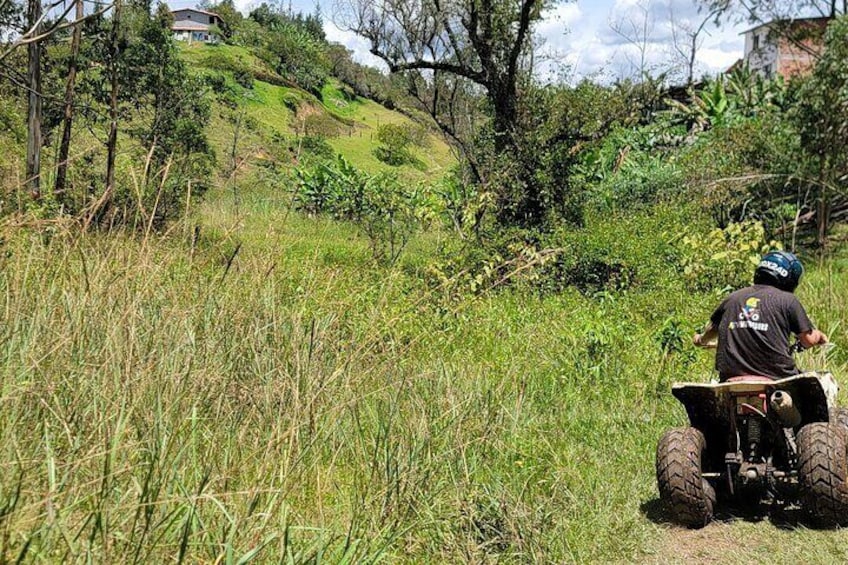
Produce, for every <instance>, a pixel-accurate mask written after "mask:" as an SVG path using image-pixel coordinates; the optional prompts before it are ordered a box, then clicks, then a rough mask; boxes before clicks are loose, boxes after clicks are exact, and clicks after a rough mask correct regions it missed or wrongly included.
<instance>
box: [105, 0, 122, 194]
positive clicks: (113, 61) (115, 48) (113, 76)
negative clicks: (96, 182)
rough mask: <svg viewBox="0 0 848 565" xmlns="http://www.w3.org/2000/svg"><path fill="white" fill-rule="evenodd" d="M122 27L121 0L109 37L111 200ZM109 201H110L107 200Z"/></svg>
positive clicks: (108, 170) (108, 177)
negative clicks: (119, 41)
mask: <svg viewBox="0 0 848 565" xmlns="http://www.w3.org/2000/svg"><path fill="white" fill-rule="evenodd" d="M120 25H121V0H116V1H115V11H114V13H113V14H112V32H111V34H110V37H109V43H110V45H109V52H110V62H109V80H110V83H111V89H110V90H111V92H110V95H109V118H110V120H111V124H110V127H109V140H108V141H107V143H106V194H107V195H108V196H107V199H111V198H112V196H111V194H112V190H113V189H114V188H115V154H116V152H117V148H118V57H119V56H120V52H119V51H120V49H119V45H118V38H119V32H120ZM107 201H108V200H107Z"/></svg>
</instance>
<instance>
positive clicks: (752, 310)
mask: <svg viewBox="0 0 848 565" xmlns="http://www.w3.org/2000/svg"><path fill="white" fill-rule="evenodd" d="M728 329H731V330H736V329H740V330H741V329H751V330H754V331H758V332H767V331H768V329H769V325H768V324H766V323H762V322H760V299H759V298H756V297H754V296H752V297H750V298H748V300H746V301H745V305H744V306H742V311H741V312H739V321H737V322H730V324H729V325H728Z"/></svg>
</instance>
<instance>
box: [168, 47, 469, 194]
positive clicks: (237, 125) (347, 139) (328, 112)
mask: <svg viewBox="0 0 848 565" xmlns="http://www.w3.org/2000/svg"><path fill="white" fill-rule="evenodd" d="M181 53H182V55H183V57H184V58H185V60H186V62H187V63H188V65H189V67H190V68H191V69H192V71H193V72H194V73H196V74H197V75H198V76H200V77H202V78H204V80H206V81H207V82H209V83H210V84H213V85H214V86H213V90H215V91H216V96H215V99H216V102H215V108H214V111H213V118H212V120H211V121H210V124H209V128H208V134H209V137H210V141H211V143H212V146H213V147H214V149H215V151H216V154H217V155H218V160H219V163H220V164H221V168H222V170H223V171H225V172H226V171H228V163H229V164H230V165H229V166H230V167H231V166H232V161H233V159H232V155H233V145H234V141H236V146H237V149H236V154H237V162H238V163H239V166H240V167H242V168H247V169H250V168H252V167H253V166H255V165H258V164H263V165H267V164H268V163H269V162H272V163H274V164H275V165H281V166H283V167H287V166H290V165H294V164H296V163H297V162H299V161H300V160H301V158H302V157H303V156H304V154H305V153H307V152H308V151H309V149H310V147H309V146H308V144H309V143H314V142H315V139H323V140H325V141H326V143H327V144H328V145H329V147H330V148H331V149H332V150H333V151H334V152H337V153H339V154H341V155H342V156H344V157H345V158H346V159H347V160H348V161H350V162H351V163H353V164H354V165H355V166H357V167H359V168H361V169H363V170H366V171H368V172H376V171H379V170H383V169H397V170H398V172H399V173H400V174H401V175H403V176H407V177H410V178H416V179H423V178H427V179H432V178H435V177H440V176H441V175H443V174H444V172H445V171H446V170H447V169H448V168H449V167H450V166H451V165H452V164H453V163H454V158H453V156H452V154H451V150H450V147H449V146H448V145H447V144H446V143H445V142H444V140H443V139H442V138H441V137H440V136H439V135H437V133H436V132H434V131H431V132H429V133H428V134H427V136H426V137H427V139H426V140H425V143H424V144H423V147H416V148H414V149H413V154H414V157H415V158H416V159H417V161H418V162H417V163H416V166H415V167H413V166H408V165H407V166H402V167H390V166H389V165H386V164H384V163H382V162H381V161H380V160H378V159H377V157H376V156H375V154H374V149H375V148H377V147H378V146H379V143H378V142H377V141H376V132H377V128H378V127H379V126H380V125H382V124H389V123H391V124H408V125H410V126H413V125H416V123H415V122H414V121H413V120H412V119H410V118H409V117H408V116H406V115H404V114H402V113H400V112H396V111H392V110H389V109H387V108H385V107H383V106H381V105H380V104H377V103H375V102H373V101H371V100H367V99H365V98H361V97H358V96H355V95H353V94H352V93H351V92H350V91H349V90H347V89H346V88H345V87H344V86H343V85H342V84H341V83H339V82H338V81H335V80H333V81H331V82H330V83H328V84H327V85H325V86H324V88H323V89H322V92H321V98H320V99H319V98H318V97H316V96H314V95H313V94H311V93H309V92H307V91H305V90H303V89H301V88H299V87H297V86H296V85H293V84H290V83H288V82H287V81H285V80H284V79H283V78H282V77H280V76H279V75H277V74H276V73H275V72H274V71H273V69H271V68H270V67H268V65H266V64H265V63H264V62H263V61H261V60H260V59H259V58H257V57H256V56H255V55H254V54H253V53H251V52H250V50H248V49H246V48H244V47H238V46H232V45H203V44H194V45H182V46H181ZM227 100H230V101H231V104H227V103H226V101H227ZM233 103H234V106H233ZM422 121H423V120H422ZM417 125H418V127H421V125H420V124H417ZM306 137H308V138H309V139H308V140H307V139H305V138H306ZM304 141H306V142H307V143H306V146H305V144H304Z"/></svg>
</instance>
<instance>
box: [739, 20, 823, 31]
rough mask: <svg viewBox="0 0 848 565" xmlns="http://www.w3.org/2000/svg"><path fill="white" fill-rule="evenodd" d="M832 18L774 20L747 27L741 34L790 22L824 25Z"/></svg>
mask: <svg viewBox="0 0 848 565" xmlns="http://www.w3.org/2000/svg"><path fill="white" fill-rule="evenodd" d="M832 19H833V18H828V17H821V18H797V19H793V20H772V21H770V22H766V23H761V24H757V25H755V26H754V27H751V28H748V29H746V30H745V31H741V32H739V35H745V34H746V33H748V32H750V31H754V30H757V29H761V28H764V27H770V26H773V25H775V24H789V25H791V26H794V25H798V24H814V25H824V24H827V22H829V21H830V20H832Z"/></svg>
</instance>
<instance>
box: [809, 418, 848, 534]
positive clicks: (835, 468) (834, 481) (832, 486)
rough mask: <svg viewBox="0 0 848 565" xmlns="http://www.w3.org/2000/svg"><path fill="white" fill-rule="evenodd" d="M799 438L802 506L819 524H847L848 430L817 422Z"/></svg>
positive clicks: (835, 424)
mask: <svg viewBox="0 0 848 565" xmlns="http://www.w3.org/2000/svg"><path fill="white" fill-rule="evenodd" d="M797 441H798V462H799V469H798V481H799V486H800V494H801V506H802V507H803V508H804V510H805V511H806V512H808V513H809V514H810V516H811V517H812V519H813V520H814V521H815V522H816V523H817V524H818V525H820V526H824V527H834V526H842V525H845V524H848V482H846V481H848V430H846V429H845V428H844V427H843V426H842V425H840V424H837V423H834V422H830V423H828V422H815V423H812V424H807V425H806V426H804V427H803V428H801V431H800V432H799V433H798V438H797Z"/></svg>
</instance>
